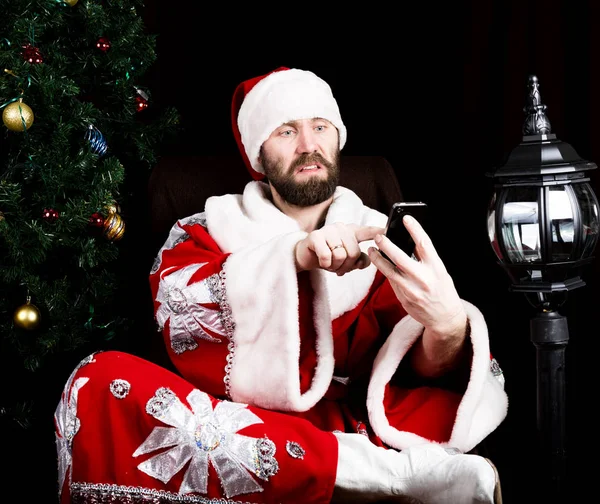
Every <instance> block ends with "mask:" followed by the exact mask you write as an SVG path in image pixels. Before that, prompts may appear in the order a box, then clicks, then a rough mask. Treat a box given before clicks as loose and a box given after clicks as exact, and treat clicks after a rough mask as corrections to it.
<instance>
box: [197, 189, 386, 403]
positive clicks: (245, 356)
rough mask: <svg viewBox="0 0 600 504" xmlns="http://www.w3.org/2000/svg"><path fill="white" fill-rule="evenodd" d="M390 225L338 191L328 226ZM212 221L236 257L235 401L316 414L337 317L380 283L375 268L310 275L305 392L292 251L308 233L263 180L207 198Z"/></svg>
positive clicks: (231, 299) (227, 267) (229, 279)
mask: <svg viewBox="0 0 600 504" xmlns="http://www.w3.org/2000/svg"><path fill="white" fill-rule="evenodd" d="M385 220H386V217H385V216H384V215H383V214H381V213H380V212H376V211H374V210H372V209H369V208H367V207H365V206H364V205H363V203H362V201H361V200H360V199H359V198H358V196H356V195H355V194H354V193H353V192H352V191H350V190H348V189H345V188H343V187H338V188H337V189H336V192H335V194H334V201H333V203H332V204H331V206H330V207H329V210H328V213H327V218H326V224H332V223H335V222H344V223H359V224H363V225H376V226H381V227H383V226H384V225H385ZM206 224H207V228H208V232H209V233H210V235H211V236H212V237H213V239H214V240H215V241H216V243H217V244H218V245H219V248H220V249H221V250H222V251H224V252H230V253H231V255H230V256H229V258H228V259H227V261H226V262H225V264H224V266H223V269H224V271H225V275H226V280H225V290H226V295H227V301H228V303H229V306H230V308H231V313H232V317H233V320H234V322H235V331H234V336H233V340H234V344H235V352H234V355H233V362H232V366H231V372H230V395H231V398H232V399H233V400H235V401H238V402H245V403H248V404H253V405H256V406H260V407H264V408H269V409H277V410H284V411H305V410H308V409H310V408H311V407H312V406H314V404H316V403H317V402H318V401H319V400H320V399H321V398H322V397H323V396H324V394H325V392H326V391H327V389H328V388H329V385H330V383H331V380H332V377H333V367H334V360H333V337H332V334H331V328H332V320H333V319H334V318H336V317H338V316H339V315H341V314H343V313H345V312H346V311H349V310H351V309H353V308H354V307H355V306H357V304H358V303H359V302H360V301H361V300H362V299H364V298H365V296H366V295H367V294H368V292H369V289H370V287H371V285H372V283H373V280H374V278H375V273H376V268H375V266H374V265H372V264H371V265H370V266H369V267H367V268H365V269H363V270H355V271H352V272H350V273H348V274H346V275H343V276H341V277H338V276H337V275H336V274H335V273H331V272H327V271H324V270H314V271H312V272H311V284H312V287H313V289H314V292H315V297H314V313H315V316H314V325H315V330H316V334H317V340H316V351H317V356H318V362H317V366H316V369H315V374H314V378H313V381H312V383H311V387H310V389H309V390H307V391H306V392H305V393H304V394H301V393H300V382H299V379H300V370H299V355H300V329H299V320H298V296H299V291H298V279H297V272H296V267H295V258H294V250H295V246H296V243H297V242H298V241H300V240H302V239H303V238H304V237H305V236H307V233H306V232H304V231H302V230H300V228H299V226H298V223H297V222H296V221H295V220H294V219H292V218H290V217H288V216H286V215H285V214H283V213H282V212H281V211H280V210H279V209H277V207H275V206H274V205H273V203H272V202H271V200H270V199H269V186H268V185H267V184H265V183H264V182H260V181H253V182H250V183H248V185H247V186H246V188H245V190H244V193H243V195H226V196H220V197H212V198H209V199H208V200H207V203H206ZM372 244H373V241H372V240H369V241H366V242H363V243H361V245H360V246H361V248H362V249H363V250H366V249H367V247H369V246H370V245H372ZM257 286H260V287H259V288H258V287H257Z"/></svg>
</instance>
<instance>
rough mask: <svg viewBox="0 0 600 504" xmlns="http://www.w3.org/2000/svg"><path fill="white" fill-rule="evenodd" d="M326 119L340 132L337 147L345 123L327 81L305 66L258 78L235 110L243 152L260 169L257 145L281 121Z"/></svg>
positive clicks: (261, 170) (256, 168)
mask: <svg viewBox="0 0 600 504" xmlns="http://www.w3.org/2000/svg"><path fill="white" fill-rule="evenodd" d="M315 117H320V118H322V119H327V120H328V121H329V122H330V123H332V124H333V125H334V126H335V127H336V128H337V129H338V132H339V137H340V149H342V148H343V147H344V144H345V143H346V127H345V126H344V123H343V122H342V117H341V115H340V110H339V107H338V104H337V102H336V101H335V98H334V97H333V93H332V92H331V88H330V86H329V84H327V83H326V82H325V81H324V80H323V79H321V78H320V77H317V76H316V75H315V74H314V73H312V72H309V71H308V70H298V69H295V68H292V69H290V70H281V71H278V72H273V73H271V74H269V75H268V76H266V77H265V78H264V79H262V80H261V81H259V82H258V83H257V84H256V85H255V86H254V87H253V88H252V89H251V90H250V92H249V93H248V94H247V95H246V97H245V98H244V101H243V103H242V105H241V107H240V111H239V113H238V119H237V124H238V129H239V131H240V136H241V138H242V143H243V144H244V150H245V151H246V155H247V156H248V159H249V160H250V163H251V164H252V168H254V169H255V170H256V171H257V172H259V173H263V174H264V173H265V170H264V169H263V167H262V166H261V164H260V163H259V161H258V156H259V153H260V148H261V146H262V144H263V143H264V142H265V140H266V139H267V138H269V136H270V135H271V133H273V131H275V129H277V128H279V126H281V125H282V124H285V123H287V122H290V121H296V120H300V119H312V118H315Z"/></svg>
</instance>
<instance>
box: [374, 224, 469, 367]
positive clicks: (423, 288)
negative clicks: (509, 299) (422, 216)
mask: <svg viewBox="0 0 600 504" xmlns="http://www.w3.org/2000/svg"><path fill="white" fill-rule="evenodd" d="M403 223H404V225H405V226H406V229H407V230H408V232H409V233H410V235H411V236H412V238H413V240H414V242H415V255H416V257H418V259H419V260H418V261H416V260H414V259H413V258H411V257H409V256H408V255H407V254H406V253H405V252H404V251H403V250H401V249H400V248H399V247H397V246H396V245H394V244H393V243H392V242H391V241H390V240H389V239H388V238H387V237H385V236H384V235H383V234H381V235H378V236H377V237H375V242H376V243H377V246H378V247H379V248H380V249H381V250H382V251H383V252H385V254H386V255H387V256H388V257H389V258H390V259H391V261H392V262H393V264H392V262H390V261H388V260H387V259H385V258H384V257H383V256H382V255H381V254H380V253H379V251H377V249H375V248H370V249H369V257H370V259H371V261H372V262H373V264H374V265H375V266H376V267H377V269H378V270H379V271H381V272H382V273H383V274H384V275H385V276H386V277H387V278H388V280H389V281H390V284H391V286H392V288H393V289H394V292H395V294H396V297H397V298H398V300H399V301H400V303H402V306H403V307H404V309H405V310H406V311H407V313H408V314H409V315H411V316H412V317H413V318H414V319H415V320H417V321H418V322H420V323H421V324H423V325H424V326H425V334H424V336H423V338H422V342H421V346H422V348H421V349H416V352H415V356H419V357H418V359H417V362H416V364H417V366H416V367H417V368H419V369H417V370H418V371H420V372H422V374H425V375H429V376H435V375H439V374H440V373H441V372H443V370H445V369H447V368H450V367H452V366H453V364H454V363H455V361H456V360H457V359H458V358H459V356H460V354H461V349H462V348H463V345H464V342H465V337H466V334H467V314H466V311H465V308H464V306H463V303H462V301H461V299H460V297H459V295H458V293H457V291H456V288H455V286H454V282H453V280H452V278H451V277H450V275H449V273H448V271H447V270H446V267H445V266H444V263H443V262H442V260H441V259H440V257H439V255H438V254H437V251H436V250H435V248H434V246H433V243H432V242H431V239H430V238H429V236H428V235H427V233H426V232H425V231H424V230H423V228H422V227H421V225H420V224H419V222H418V221H417V220H415V219H414V218H412V217H411V216H405V217H404V219H403Z"/></svg>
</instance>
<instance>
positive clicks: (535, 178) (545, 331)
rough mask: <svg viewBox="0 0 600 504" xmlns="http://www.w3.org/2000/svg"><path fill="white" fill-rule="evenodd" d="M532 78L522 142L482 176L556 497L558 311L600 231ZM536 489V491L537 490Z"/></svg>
mask: <svg viewBox="0 0 600 504" xmlns="http://www.w3.org/2000/svg"><path fill="white" fill-rule="evenodd" d="M545 110H546V106H545V105H543V104H542V102H541V99H540V93H539V83H538V79H537V77H536V76H533V75H532V76H530V77H529V82H528V97H527V106H526V107H525V108H524V111H525V113H526V117H525V122H524V124H523V137H522V141H521V143H520V144H519V145H518V146H517V147H516V148H515V149H513V150H512V152H511V153H510V155H509V156H508V160H507V162H506V164H505V165H503V166H501V167H500V168H498V169H496V170H495V171H494V172H493V173H489V174H487V175H488V176H490V177H493V178H494V183H495V189H494V194H493V196H492V199H491V201H490V204H489V208H488V215H487V226H488V236H489V239H490V243H491V245H492V248H493V250H494V252H495V254H496V256H497V258H498V260H499V264H500V265H501V266H502V267H503V268H504V269H505V271H506V272H507V273H508V275H509V277H510V281H511V286H510V290H511V291H513V292H521V293H523V294H524V295H525V297H526V298H527V300H528V301H529V303H530V304H531V305H532V306H533V307H534V308H535V315H534V316H533V318H532V319H531V323H530V335H531V341H532V343H533V344H534V345H535V347H536V360H537V429H538V433H539V435H540V441H541V447H540V448H541V453H542V454H543V457H542V458H541V460H542V462H543V463H548V464H549V465H548V467H546V468H545V471H544V472H547V473H548V474H549V475H550V476H551V484H550V485H542V487H544V488H543V490H547V491H548V492H549V495H552V496H554V497H557V498H560V497H559V496H561V495H562V493H563V491H564V485H565V482H566V481H565V480H566V450H565V396H566V394H565V350H566V346H567V343H568V341H569V330H568V325H567V319H566V317H565V316H563V315H561V314H560V313H559V312H558V309H559V308H560V307H561V306H562V305H563V304H564V302H565V301H566V298H567V294H568V292H569V291H572V290H573V289H577V288H579V287H582V286H584V285H585V282H584V281H583V280H582V279H581V274H582V271H583V268H584V267H585V266H586V265H587V264H589V263H590V262H591V261H592V259H593V256H592V254H593V252H594V249H595V248H596V244H597V241H598V234H599V231H600V223H599V205H598V199H597V198H596V195H595V194H594V191H593V189H592V187H591V186H590V184H589V178H588V177H587V176H586V174H585V172H586V171H587V170H592V169H595V168H597V166H596V164H594V163H591V162H589V161H586V160H584V159H581V158H580V157H579V156H578V155H577V153H576V152H575V150H574V149H573V148H572V147H571V146H570V145H569V144H567V143H564V142H562V141H560V140H558V139H557V138H556V135H555V134H553V133H551V128H550V121H549V120H548V118H547V117H546V114H545ZM540 490H542V488H541V487H540Z"/></svg>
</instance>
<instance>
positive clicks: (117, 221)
mask: <svg viewBox="0 0 600 504" xmlns="http://www.w3.org/2000/svg"><path fill="white" fill-rule="evenodd" d="M124 234H125V221H124V220H123V217H121V216H120V215H119V214H118V213H116V212H115V213H111V214H109V215H108V216H107V217H106V218H105V219H104V236H105V237H106V238H107V239H109V240H110V241H118V240H120V239H121V238H123V235H124Z"/></svg>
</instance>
